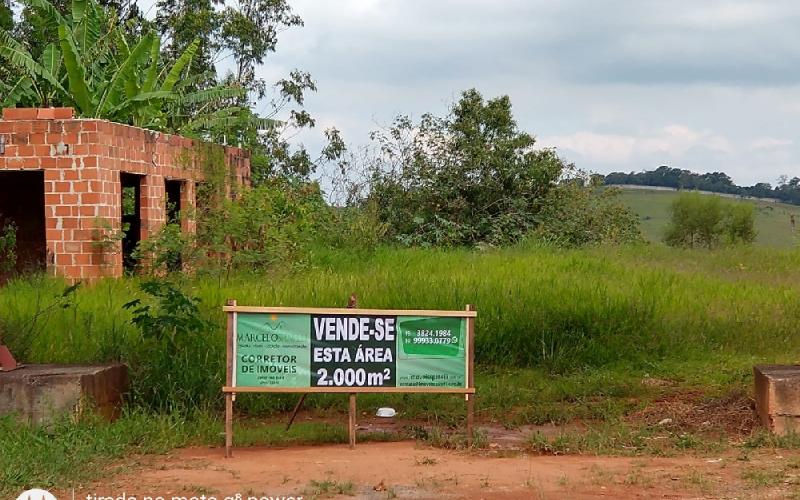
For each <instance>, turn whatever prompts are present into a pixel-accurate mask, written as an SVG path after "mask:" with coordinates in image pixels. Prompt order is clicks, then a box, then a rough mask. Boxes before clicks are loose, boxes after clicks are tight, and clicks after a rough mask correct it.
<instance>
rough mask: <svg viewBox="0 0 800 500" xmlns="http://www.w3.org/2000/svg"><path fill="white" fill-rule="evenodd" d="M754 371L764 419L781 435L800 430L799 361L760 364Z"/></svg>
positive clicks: (759, 409) (758, 402) (757, 407)
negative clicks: (796, 362)
mask: <svg viewBox="0 0 800 500" xmlns="http://www.w3.org/2000/svg"><path fill="white" fill-rule="evenodd" d="M753 373H754V377H755V386H756V411H757V412H758V418H759V419H760V420H761V423H762V424H763V425H764V426H765V427H767V428H768V429H769V430H770V431H772V432H774V433H775V434H778V435H785V434H788V433H790V432H800V365H759V366H755V367H753Z"/></svg>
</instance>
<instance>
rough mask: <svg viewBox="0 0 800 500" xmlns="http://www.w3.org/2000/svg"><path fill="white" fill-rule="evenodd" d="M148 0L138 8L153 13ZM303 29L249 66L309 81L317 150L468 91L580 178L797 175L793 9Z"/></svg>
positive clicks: (427, 14) (346, 18)
mask: <svg viewBox="0 0 800 500" xmlns="http://www.w3.org/2000/svg"><path fill="white" fill-rule="evenodd" d="M151 2H152V0H141V1H140V2H139V4H140V6H142V7H143V8H145V10H146V9H147V6H148V5H149V4H150V3H151ZM290 3H291V5H292V6H293V8H294V10H295V12H297V13H298V14H299V15H300V16H301V17H302V18H303V19H304V21H305V26H304V27H302V28H293V29H291V30H288V31H286V32H284V33H282V35H281V38H280V40H279V43H278V48H277V52H276V53H275V54H272V55H270V57H269V58H268V59H267V60H266V61H265V65H264V66H263V67H261V68H259V70H258V72H259V76H261V77H263V78H266V79H267V80H269V81H276V80H278V79H279V78H281V77H283V76H285V75H287V74H288V73H289V71H291V70H292V69H294V68H299V69H302V70H305V71H309V72H310V73H311V74H312V75H313V77H314V78H315V79H316V80H317V82H318V87H319V90H318V92H316V93H315V94H312V95H309V96H308V98H307V101H306V109H307V110H308V111H309V112H310V113H311V114H312V115H313V116H314V117H315V118H316V120H317V128H316V130H314V131H312V132H308V133H303V134H300V135H298V136H297V137H295V138H294V140H295V141H298V142H303V143H304V144H305V145H306V146H308V147H309V149H311V150H312V151H313V150H315V149H317V150H318V149H319V148H320V147H321V145H322V143H323V135H322V131H323V130H324V128H326V127H331V126H335V127H337V128H339V129H340V130H341V131H342V134H343V136H344V138H345V140H346V142H347V143H348V144H349V145H350V146H351V147H358V146H359V145H363V144H365V143H366V142H367V141H368V133H369V131H370V130H373V129H376V128H378V127H380V126H384V125H387V124H389V123H391V121H392V119H393V117H394V116H396V115H397V114H401V113H402V114H409V115H411V116H412V117H416V118H419V117H420V115H421V114H422V113H425V112H432V113H434V114H438V115H444V114H446V112H447V109H448V106H450V105H451V104H452V103H453V102H454V101H456V100H457V99H458V95H459V93H460V92H461V91H462V90H465V89H469V88H472V87H475V88H477V89H478V90H479V91H480V92H481V93H483V95H484V96H485V97H487V98H489V97H494V96H499V95H504V94H507V95H509V96H510V97H511V101H512V104H513V111H514V115H515V118H516V120H517V123H518V124H519V126H520V128H521V129H523V130H525V131H527V132H529V133H531V134H533V135H534V136H535V137H536V138H537V143H538V144H539V145H540V146H542V147H555V148H557V150H558V152H559V154H560V155H561V156H562V157H563V158H565V159H566V160H567V161H569V162H573V163H575V164H576V165H577V166H578V167H579V168H582V169H586V170H591V171H594V172H599V173H608V172H612V171H625V172H628V171H641V170H646V169H653V168H656V167H658V166H659V165H669V166H671V167H677V168H683V169H688V170H692V171H695V172H712V171H724V172H726V173H728V174H729V175H731V177H733V179H734V181H735V182H737V183H739V184H742V185H750V184H754V183H756V182H770V183H773V184H774V183H775V182H776V180H777V178H778V177H779V176H780V175H782V174H787V175H789V176H794V175H798V176H800V143H799V142H798V137H797V135H798V134H797V132H798V131H799V130H800V127H798V120H799V119H800V30H798V29H797V26H800V2H797V1H796V0H769V1H767V0H759V1H745V0H726V1H716V0H702V1H696V0H627V1H623V0H603V1H598V0H494V1H490V0H293V1H291V2H290Z"/></svg>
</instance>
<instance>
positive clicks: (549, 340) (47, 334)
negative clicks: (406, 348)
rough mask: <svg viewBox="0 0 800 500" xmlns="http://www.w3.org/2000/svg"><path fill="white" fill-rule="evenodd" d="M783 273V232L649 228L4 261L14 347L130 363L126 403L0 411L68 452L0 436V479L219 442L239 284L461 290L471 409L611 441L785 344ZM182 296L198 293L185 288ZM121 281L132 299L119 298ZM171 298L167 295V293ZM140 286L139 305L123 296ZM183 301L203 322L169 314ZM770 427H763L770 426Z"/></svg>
mask: <svg viewBox="0 0 800 500" xmlns="http://www.w3.org/2000/svg"><path fill="white" fill-rule="evenodd" d="M798 279H800V253H798V252H797V251H794V250H786V251H778V250H774V249H762V248H750V247H735V248H726V249H718V250H712V251H706V250H680V249H671V248H667V247H659V246H652V245H638V246H623V247H590V248H584V249H575V250H564V249H559V248H555V247H548V246H540V245H537V244H532V243H521V244H519V245H516V246H514V247H510V248H506V249H490V250H484V251H476V250H467V249H450V250H441V249H396V248H384V247H381V248H379V249H377V250H375V251H374V252H360V253H359V252H352V251H342V250H324V249H316V250H315V251H314V252H312V257H311V259H310V261H309V262H308V264H307V265H306V266H304V267H303V268H300V269H292V268H287V269H283V270H281V269H279V268H277V269H275V270H272V271H270V272H265V273H258V274H253V273H234V274H232V275H230V276H229V277H226V275H225V274H223V273H217V274H203V273H200V274H198V275H196V276H194V277H191V276H187V275H182V274H180V275H176V276H172V277H171V278H170V280H169V281H168V282H161V285H160V286H159V287H158V288H156V289H154V288H153V285H148V284H147V283H150V282H151V280H150V279H149V278H126V279H122V280H106V281H102V282H99V283H96V284H93V285H90V286H80V287H77V288H69V289H67V290H66V291H65V287H66V284H65V283H63V282H61V281H59V280H56V279H53V278H48V277H43V276H36V277H29V278H27V279H18V280H14V281H11V282H10V283H8V284H7V286H5V287H4V288H2V289H0V310H2V311H3V315H2V319H1V320H0V330H2V335H3V339H4V341H5V342H7V343H8V344H10V346H11V347H12V349H13V350H14V351H15V352H16V353H17V354H18V355H19V357H20V358H21V359H22V360H23V361H25V362H63V363H77V362H99V361H116V360H121V361H125V362H127V363H129V364H130V366H131V369H132V374H133V377H132V381H133V392H132V395H131V398H130V399H129V401H128V403H127V405H126V410H125V416H124V417H123V418H122V420H120V421H119V422H117V423H114V424H105V423H100V422H82V423H71V422H64V423H62V424H59V426H56V427H53V428H48V429H37V428H27V427H20V426H19V425H17V424H14V423H12V422H11V421H10V420H5V421H3V423H2V425H0V440H1V441H2V442H3V443H4V449H12V448H5V446H6V445H7V444H8V446H11V444H13V445H14V446H15V447H16V448H13V449H22V448H24V447H34V448H35V449H37V450H39V449H41V454H39V453H38V452H37V456H49V455H50V454H60V453H62V452H63V450H64V449H66V448H67V447H69V446H77V448H75V449H77V450H78V452H75V453H73V454H71V455H69V456H68V457H64V458H62V459H60V460H57V461H53V462H52V463H51V464H49V465H47V466H43V465H41V462H39V465H36V464H33V462H30V461H29V460H28V459H26V458H25V457H30V454H28V453H3V454H2V458H0V479H2V480H0V484H3V485H8V487H15V486H20V485H25V484H32V483H33V482H35V483H36V484H51V483H52V484H64V483H63V482H64V480H65V478H69V480H70V481H77V480H80V478H83V477H88V475H91V474H92V472H91V469H92V467H91V463H93V462H86V464H83V465H78V464H79V462H80V457H82V456H84V455H85V454H87V453H95V454H97V456H99V457H105V458H118V457H121V456H123V455H125V454H129V453H137V452H141V453H151V452H158V451H163V450H166V449H168V448H170V447H173V446H180V445H185V444H191V443H195V444H198V443H209V444H219V439H220V437H219V434H218V432H219V429H220V428H221V427H220V426H221V422H220V418H219V415H220V411H219V409H220V404H221V398H220V387H221V385H222V380H223V366H224V331H223V324H222V322H223V315H222V313H221V309H220V307H221V304H223V303H224V301H225V299H227V298H236V299H237V300H238V301H239V303H240V304H276V305H295V306H303V305H314V306H341V305H343V304H344V303H345V302H346V301H347V298H348V297H349V295H350V293H357V294H358V296H359V304H360V305H361V306H363V307H390V308H397V307H401V308H402V307H408V308H436V309H439V308H444V309H451V308H452V309H460V308H463V307H464V306H465V304H468V303H473V304H476V305H477V308H478V314H479V316H478V322H477V343H476V347H477V363H478V369H477V386H478V390H479V397H478V399H477V402H478V405H477V409H478V416H479V419H480V420H482V421H486V422H498V423H501V424H503V425H506V426H510V427H515V426H519V425H525V424H543V423H549V422H553V423H559V424H563V423H570V422H582V423H584V424H591V425H594V424H592V423H597V427H595V428H593V429H594V430H591V432H590V434H588V435H587V436H588V437H583V438H582V437H580V436H578V435H570V436H565V437H564V438H562V439H560V440H558V441H552V440H549V441H548V440H545V441H543V440H542V438H541V437H536V436H532V437H531V442H530V444H531V447H532V448H533V449H536V450H539V451H547V450H552V451H560V452H561V451H564V450H568V449H572V450H580V449H582V448H580V447H581V446H586V451H592V450H594V451H595V452H612V451H614V450H616V452H625V450H628V451H630V449H632V448H625V450H623V449H622V448H620V449H617V448H615V446H616V445H619V444H620V443H622V444H624V445H626V446H627V445H631V446H633V445H632V444H631V443H633V444H636V443H642V442H646V441H647V440H643V437H642V436H644V437H646V436H647V435H649V434H648V432H649V431H647V429H646V428H642V427H641V426H637V425H636V424H626V423H625V421H626V420H625V419H626V418H627V415H630V414H631V413H632V412H635V411H637V410H639V409H641V408H645V407H647V406H648V405H649V404H651V402H653V401H655V400H659V399H661V398H663V397H664V396H665V394H667V395H668V394H679V393H681V392H692V393H699V394H702V395H703V397H706V398H715V397H724V396H725V395H726V394H730V393H737V394H742V393H743V394H746V393H747V391H748V390H749V386H750V384H751V383H752V376H751V370H752V365H753V364H756V363H772V362H793V361H796V358H795V356H793V354H792V353H793V352H797V350H798V348H800V345H798V344H799V343H800V340H798V338H797V336H796V335H794V332H795V331H797V328H798V326H799V325H798V321H800V314H799V313H800V310H798V304H800V300H798V299H800V296H798V295H800V291H799V290H798V289H797V286H796V283H797V282H798ZM165 283H166V284H165ZM146 292H150V293H146ZM164 297H168V300H165V299H164ZM182 297H197V298H198V299H199V302H195V301H192V302H191V304H187V303H185V302H182V301H183V298H182ZM134 299H140V300H141V302H140V303H137V304H134V305H132V306H130V307H128V308H127V309H126V308H125V307H124V305H125V304H126V303H128V302H130V301H131V300H134ZM171 300H172V301H174V300H177V301H178V302H179V303H180V304H181V307H177V306H175V305H174V304H173V305H172V306H169V304H170V302H169V301H171ZM144 306H150V307H149V309H147V310H144V311H138V312H137V310H136V309H138V308H140V307H144ZM195 306H196V307H197V310H196V311H195V310H194V307H195ZM182 310H183V311H185V312H188V313H189V314H188V315H189V316H190V317H192V318H199V319H200V320H202V322H203V325H185V324H182V323H180V322H181V315H182V314H183V313H181V312H180V311H182ZM136 317H139V318H142V317H149V318H150V320H147V319H140V320H139V321H138V323H139V324H138V325H137V324H134V323H133V322H132V320H133V319H134V318H136ZM164 317H166V318H167V321H168V322H172V324H178V325H183V326H185V327H188V330H187V329H185V328H183V327H181V328H177V329H174V330H171V331H174V332H176V333H177V334H178V335H183V337H182V338H175V339H167V338H166V337H164V336H163V335H160V334H157V333H153V332H155V331H157V330H158V328H155V327H154V328H150V329H148V330H147V331H149V332H151V334H150V335H145V334H143V330H142V329H140V326H142V325H144V324H147V323H148V321H151V320H154V318H155V320H154V321H156V323H155V324H158V323H157V322H158V321H159V319H158V318H161V320H162V321H163V320H164ZM150 324H151V325H152V324H154V323H150ZM162 324H163V323H162ZM187 331H191V333H188V334H187ZM158 353H161V354H163V355H156V354H158ZM649 380H653V381H655V383H653V384H651V383H649V382H648V381H649ZM662 382H663V384H664V385H662ZM246 396H247V395H240V397H239V399H238V400H237V408H238V409H239V410H240V411H241V412H242V413H243V414H244V415H245V416H247V415H251V416H254V417H258V418H263V417H264V416H267V417H269V416H272V417H279V416H280V415H281V412H285V411H288V410H290V409H291V408H292V406H293V405H294V403H295V402H296V400H295V398H294V397H293V396H291V395H270V396H262V395H251V396H250V397H246ZM345 405H346V398H342V397H339V396H336V395H315V396H314V397H312V398H309V400H308V401H307V408H308V409H309V411H312V412H315V411H319V412H321V413H322V414H324V415H329V414H330V412H331V411H334V412H336V411H342V412H343V411H345ZM359 405H360V407H362V408H364V409H365V410H367V411H369V410H371V409H372V410H374V408H376V407H378V406H383V405H390V406H393V407H395V408H397V409H398V410H400V411H401V412H402V414H403V416H404V417H406V418H408V419H412V420H413V419H421V420H423V421H427V422H429V423H430V424H432V425H435V426H443V427H445V428H446V427H448V426H454V425H457V424H458V423H459V422H460V421H461V419H462V418H463V402H462V401H460V400H459V398H455V397H451V396H430V395H364V396H363V397H361V398H359ZM326 425H327V424H326ZM248 429H249V430H248ZM609 429H611V430H609ZM242 432H243V434H242V433H239V435H240V436H244V437H242V438H241V439H244V440H243V441H239V444H247V443H263V442H282V440H284V439H295V440H296V439H308V440H310V441H315V440H317V439H318V438H319V439H321V440H327V439H333V440H335V441H336V440H344V432H343V428H342V427H338V426H334V427H333V428H331V427H325V428H321V427H320V428H317V427H314V428H313V429H311V428H310V429H306V430H305V431H302V432H308V433H310V434H309V435H308V436H306V438H303V437H302V435H303V434H302V432H301V431H299V430H298V431H297V432H301V436H297V435H296V434H289V435H287V436H283V435H281V434H280V433H279V432H278V431H277V430H274V431H269V432H267V431H266V430H264V429H263V428H262V427H260V426H259V425H257V424H252V423H251V424H246V425H244V426H243V430H242ZM293 432H295V431H293ZM609 432H613V433H616V434H614V435H617V436H619V437H618V438H613V436H609V435H608V433H609ZM674 433H675V438H674V440H672V441H669V442H670V443H672V442H673V441H674V443H676V444H675V446H678V445H680V446H681V447H683V448H680V449H687V448H686V446H689V445H688V444H687V443H689V444H691V443H695V445H693V446H694V447H693V448H691V449H692V450H703V449H717V448H714V447H711V448H707V447H706V445H708V446H711V445H710V444H708V443H707V442H706V441H703V440H702V439H701V438H699V437H694V434H691V433H690V434H689V438H687V437H686V432H685V431H681V430H680V429H678V430H675V431H674ZM424 434H426V435H428V434H429V433H424ZM573 434H574V433H573ZM412 435H413V433H412ZM437 435H438V434H437ZM670 435H672V434H670ZM682 435H683V437H681V436H682ZM292 436H295V437H292ZM320 436H322V437H320ZM325 436H328V437H325ZM753 439H756V438H753ZM265 440H267V441H265ZM762 441H763V440H762ZM76 442H79V443H81V444H80V446H78V445H77V444H75V443H76ZM713 442H719V438H716V439H715V440H713ZM759 442H760V441H759ZM581 443H583V444H581ZM698 443H706V445H703V446H701V445H700V444H698ZM770 443H771V442H766V443H765V444H764V445H766V446H784V445H787V444H786V443H784V442H781V443H771V444H770ZM790 445H791V443H790ZM714 446H718V445H714ZM791 446H794V445H791ZM20 447H22V448H20ZM84 448H86V450H85V452H84V451H80V450H84ZM59 450H61V451H59ZM663 452H664V450H661V449H659V450H655V449H651V448H649V447H644V448H641V449H639V451H638V453H663ZM59 456H61V455H59ZM59 464H60V465H59ZM87 464H89V465H87ZM78 469H79V470H80V471H81V472H76V471H77V470H78ZM95 473H96V472H95ZM41 481H44V483H43V482H41Z"/></svg>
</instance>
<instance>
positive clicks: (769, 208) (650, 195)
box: [620, 188, 800, 248]
mask: <svg viewBox="0 0 800 500" xmlns="http://www.w3.org/2000/svg"><path fill="white" fill-rule="evenodd" d="M679 194H680V193H679V192H677V191H657V190H645V189H624V188H623V189H622V194H621V196H620V198H621V200H622V202H623V203H625V204H626V205H628V206H629V207H630V208H631V210H633V211H634V213H636V214H637V215H638V216H639V221H640V222H641V226H642V233H643V234H644V236H645V238H646V239H647V240H648V241H650V242H653V243H660V242H661V241H662V239H663V237H664V231H665V229H666V227H667V223H668V222H669V207H670V205H671V204H672V202H673V201H674V200H675V198H677V197H678V196H679ZM707 196H714V195H707ZM726 199H727V198H726ZM737 203H752V204H753V205H755V207H756V210H755V213H756V230H757V231H758V236H757V237H756V244H757V245H760V246H768V247H778V248H787V247H792V246H796V245H797V244H798V241H800V206H796V205H788V204H785V203H768V202H764V201H747V200H738V201H737ZM791 214H794V216H795V220H796V221H797V225H798V230H797V232H795V233H793V232H792V226H791V223H790V215H791Z"/></svg>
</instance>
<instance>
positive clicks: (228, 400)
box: [225, 393, 233, 458]
mask: <svg viewBox="0 0 800 500" xmlns="http://www.w3.org/2000/svg"><path fill="white" fill-rule="evenodd" d="M232 448H233V394H230V393H228V394H225V458H231V457H232V456H233V449H232Z"/></svg>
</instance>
